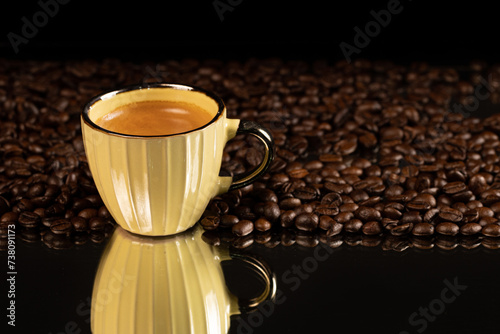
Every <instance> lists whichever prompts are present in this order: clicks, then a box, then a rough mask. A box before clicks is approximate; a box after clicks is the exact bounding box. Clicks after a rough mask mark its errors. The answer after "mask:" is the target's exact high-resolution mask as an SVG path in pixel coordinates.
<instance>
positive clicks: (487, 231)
mask: <svg viewBox="0 0 500 334" xmlns="http://www.w3.org/2000/svg"><path fill="white" fill-rule="evenodd" d="M481 233H482V234H484V235H485V236H487V237H500V225H498V224H488V225H485V226H484V227H483V228H482V230H481Z"/></svg>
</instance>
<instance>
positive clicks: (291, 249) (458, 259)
mask: <svg viewBox="0 0 500 334" xmlns="http://www.w3.org/2000/svg"><path fill="white" fill-rule="evenodd" d="M16 242H17V243H16V259H17V260H16V266H17V275H16V297H15V301H16V327H15V329H14V330H13V328H12V327H9V326H6V321H5V319H6V318H5V316H4V317H3V319H4V321H3V322H2V328H5V329H6V331H5V330H2V333H44V334H45V333H52V334H60V333H90V297H91V295H92V286H93V281H94V275H95V271H96V268H97V266H98V263H99V260H100V256H101V253H102V250H103V249H104V246H105V244H106V242H104V243H101V244H94V243H92V242H91V241H89V242H88V243H87V244H84V245H80V246H73V247H72V248H70V249H67V250H54V249H49V248H48V247H47V246H45V245H44V244H43V243H42V242H41V241H37V242H35V243H26V242H25V241H22V240H21V239H20V238H18V239H17V240H16ZM358 243H359V244H358V245H354V244H355V243H353V242H352V240H350V239H346V241H345V242H344V243H343V244H341V245H340V246H338V247H335V248H331V247H328V246H327V245H326V244H324V243H321V242H320V243H319V244H318V245H317V246H316V247H313V248H309V247H304V246H302V245H300V244H297V243H295V244H294V245H292V246H284V245H281V244H280V245H277V246H275V247H273V248H270V247H269V244H268V245H263V244H258V243H256V242H254V243H253V244H252V245H251V246H250V247H248V248H245V249H234V248H233V249H232V250H231V251H232V252H236V253H242V254H251V255H256V256H259V257H261V258H262V259H263V260H264V261H265V262H267V264H268V265H269V266H270V267H271V269H272V270H273V272H274V274H275V277H276V282H277V294H276V298H275V299H274V302H273V303H271V302H265V303H264V304H263V305H261V306H260V307H258V308H257V309H256V310H254V311H253V312H250V313H244V314H242V315H238V316H233V317H232V318H231V328H230V332H229V333H316V332H324V330H325V329H328V332H331V333H398V334H399V333H401V334H403V333H406V332H408V333H424V332H425V333H498V331H499V330H500V323H499V321H498V314H499V311H500V302H499V301H500V289H498V277H499V275H500V269H499V267H498V263H499V262H500V249H498V250H495V249H488V248H486V247H484V246H482V245H478V246H477V247H476V248H474V249H465V248H463V247H462V246H460V245H458V246H456V247H455V248H454V249H451V250H445V249H441V248H440V247H439V246H438V245H437V244H436V245H434V247H433V248H432V249H428V250H423V249H417V248H415V247H413V248H411V247H410V248H407V249H406V250H404V251H395V250H385V249H384V243H383V240H381V241H380V242H379V244H378V245H376V246H372V247H368V246H363V245H362V244H361V239H360V241H359V242H358ZM5 255H6V253H5V252H2V253H0V261H1V263H2V265H3V266H4V267H5V266H6V256H5ZM223 268H224V272H225V274H226V282H227V285H228V287H229V288H230V289H231V290H232V292H233V293H235V294H237V295H239V296H240V297H244V296H245V295H247V296H248V295H252V294H255V293H258V291H259V289H261V288H262V284H263V283H262V281H260V280H259V279H258V278H256V276H255V275H254V274H252V272H251V271H250V270H248V268H245V266H244V265H243V264H238V263H236V264H235V263H232V264H231V263H229V264H224V265H223ZM5 273H6V271H5V270H2V277H5V276H4V274H5ZM5 281H6V278H2V287H4V286H5V284H4V283H5ZM259 286H260V288H259ZM5 291H6V288H3V292H2V293H3V294H5ZM2 300H3V302H2V309H3V310H4V311H3V312H4V315H5V312H6V305H5V298H2Z"/></svg>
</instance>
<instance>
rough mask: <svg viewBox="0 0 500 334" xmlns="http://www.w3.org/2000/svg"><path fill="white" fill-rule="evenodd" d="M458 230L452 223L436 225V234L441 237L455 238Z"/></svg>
mask: <svg viewBox="0 0 500 334" xmlns="http://www.w3.org/2000/svg"><path fill="white" fill-rule="evenodd" d="M459 230H460V229H459V227H458V225H457V224H454V223H452V222H442V223H439V224H437V225H436V232H437V233H439V234H443V235H452V236H455V235H457V234H458V232H459Z"/></svg>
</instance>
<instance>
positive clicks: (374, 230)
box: [361, 220, 382, 235]
mask: <svg viewBox="0 0 500 334" xmlns="http://www.w3.org/2000/svg"><path fill="white" fill-rule="evenodd" d="M361 231H362V232H363V234H366V235H377V234H380V233H381V232H382V226H381V224H380V222H379V221H376V220H375V221H369V222H366V223H365V224H364V225H363V227H362V228H361Z"/></svg>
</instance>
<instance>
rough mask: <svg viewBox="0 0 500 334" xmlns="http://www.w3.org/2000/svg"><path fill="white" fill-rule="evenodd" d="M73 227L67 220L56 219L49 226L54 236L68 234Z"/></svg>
mask: <svg viewBox="0 0 500 334" xmlns="http://www.w3.org/2000/svg"><path fill="white" fill-rule="evenodd" d="M72 228H73V225H72V224H71V222H70V221H69V219H57V220H55V221H53V222H52V224H50V230H51V231H52V233H54V234H68V233H70V232H71V230H72Z"/></svg>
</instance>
